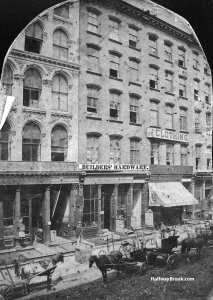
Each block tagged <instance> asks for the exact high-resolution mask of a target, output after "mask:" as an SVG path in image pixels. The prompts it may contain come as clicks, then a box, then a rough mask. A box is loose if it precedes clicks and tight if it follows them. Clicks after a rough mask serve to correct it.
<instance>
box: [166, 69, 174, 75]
mask: <svg viewBox="0 0 213 300" xmlns="http://www.w3.org/2000/svg"><path fill="white" fill-rule="evenodd" d="M165 73H168V74H170V75H174V72H173V71H171V70H167V69H166V70H165Z"/></svg>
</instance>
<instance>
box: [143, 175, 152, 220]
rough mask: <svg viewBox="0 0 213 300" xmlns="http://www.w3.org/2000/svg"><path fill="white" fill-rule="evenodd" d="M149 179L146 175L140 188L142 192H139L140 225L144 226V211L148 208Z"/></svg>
mask: <svg viewBox="0 0 213 300" xmlns="http://www.w3.org/2000/svg"><path fill="white" fill-rule="evenodd" d="M149 180H150V175H149V176H147V177H146V179H145V183H144V185H143V188H142V192H141V196H142V199H141V225H142V226H144V225H145V213H146V212H147V210H148V206H149V185H148V183H149Z"/></svg>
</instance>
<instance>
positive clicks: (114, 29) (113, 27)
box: [109, 19, 120, 41]
mask: <svg viewBox="0 0 213 300" xmlns="http://www.w3.org/2000/svg"><path fill="white" fill-rule="evenodd" d="M119 27H120V23H119V22H118V21H115V20H112V19H110V20H109V38H110V39H112V40H116V41H119Z"/></svg>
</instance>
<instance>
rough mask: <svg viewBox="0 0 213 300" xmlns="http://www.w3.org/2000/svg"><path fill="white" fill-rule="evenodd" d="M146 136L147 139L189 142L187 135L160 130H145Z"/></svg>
mask: <svg viewBox="0 0 213 300" xmlns="http://www.w3.org/2000/svg"><path fill="white" fill-rule="evenodd" d="M146 136H147V137H148V138H155V139H163V140H170V141H177V142H185V143H188V142H189V134H188V133H182V132H175V131H171V130H165V129H160V128H147V133H146Z"/></svg>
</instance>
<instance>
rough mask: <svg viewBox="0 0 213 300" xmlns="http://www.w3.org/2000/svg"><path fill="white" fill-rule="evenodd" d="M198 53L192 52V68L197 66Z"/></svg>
mask: <svg viewBox="0 0 213 300" xmlns="http://www.w3.org/2000/svg"><path fill="white" fill-rule="evenodd" d="M198 57H199V56H198V54H197V53H194V52H193V68H194V69H198V68H199V58H198Z"/></svg>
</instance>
